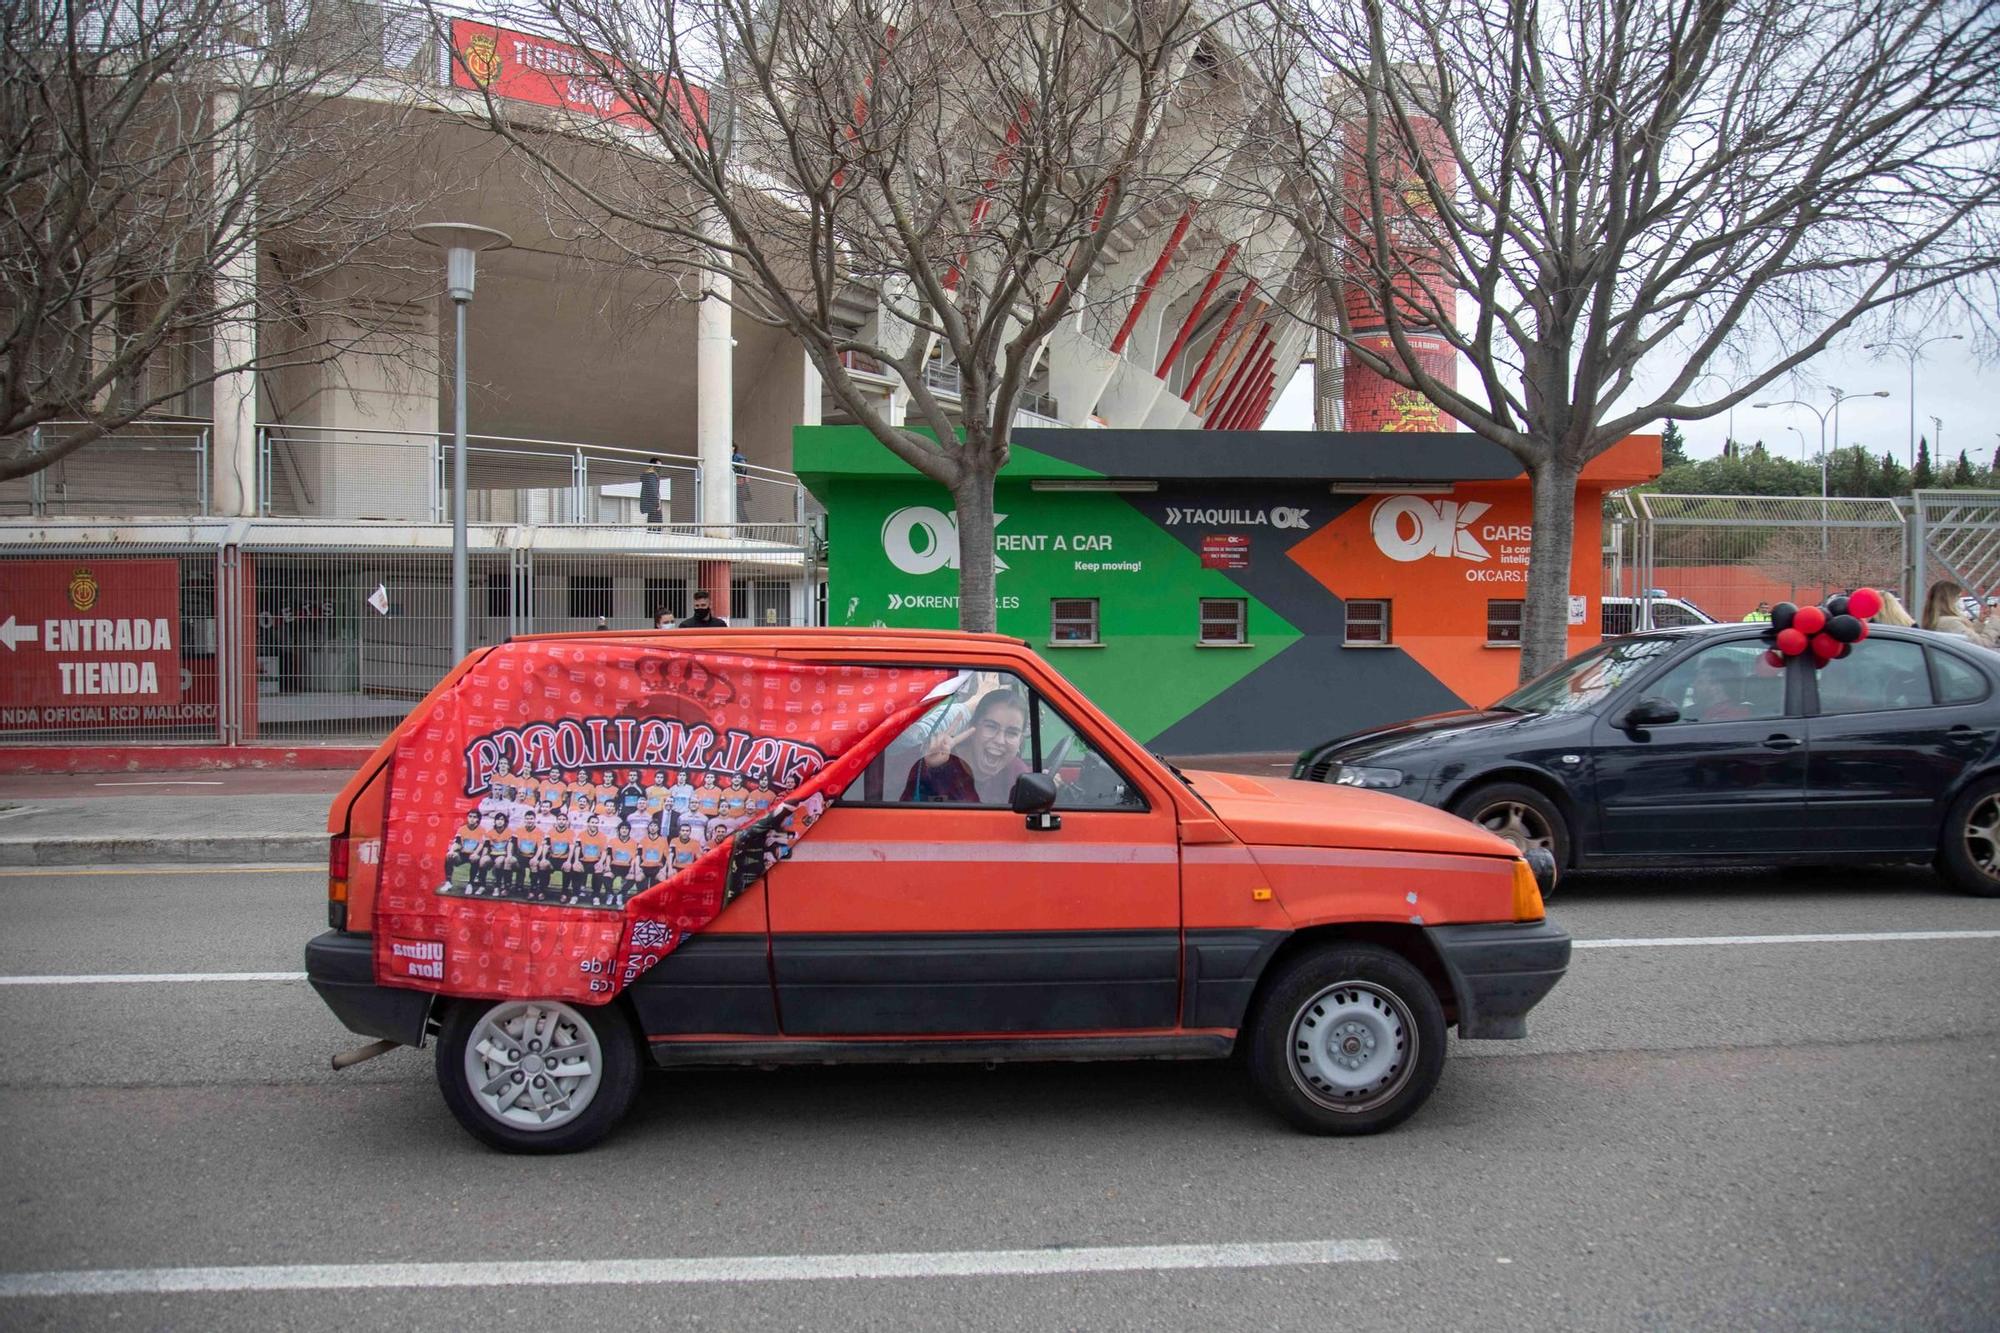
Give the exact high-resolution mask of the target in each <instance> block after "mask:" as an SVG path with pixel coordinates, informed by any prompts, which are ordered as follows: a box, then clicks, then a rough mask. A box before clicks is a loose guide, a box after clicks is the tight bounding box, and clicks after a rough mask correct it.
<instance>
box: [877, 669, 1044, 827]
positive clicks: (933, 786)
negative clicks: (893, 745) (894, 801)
mask: <svg viewBox="0 0 2000 1333" xmlns="http://www.w3.org/2000/svg"><path fill="white" fill-rule="evenodd" d="M1027 734H1028V705H1027V703H1026V702H1025V701H1024V700H1023V699H1022V698H1021V696H1020V695H1019V694H1017V693H1015V692H1014V691H1012V690H994V691H992V692H991V693H989V694H987V695H986V696H985V697H984V698H982V699H980V701H979V705H978V707H976V708H974V709H973V710H972V725H971V726H969V727H967V728H966V729H965V730H963V731H958V732H951V731H944V730H939V731H936V732H933V733H932V735H931V738H930V744H929V746H928V747H927V748H926V749H925V751H924V754H923V757H922V758H920V759H918V760H917V762H916V763H914V764H912V765H910V774H909V776H908V777H907V778H905V779H904V780H903V796H902V799H903V800H904V801H926V802H929V801H937V802H945V803H952V804H961V805H1005V804H1007V797H1008V795H1009V793H1011V792H1012V791H1013V789H1014V779H1015V778H1017V777H1019V776H1021V774H1023V773H1026V772H1027V771H1028V765H1027V764H1026V763H1025V762H1024V761H1023V760H1022V759H1021V742H1022V740H1023V739H1025V738H1026V736H1027Z"/></svg>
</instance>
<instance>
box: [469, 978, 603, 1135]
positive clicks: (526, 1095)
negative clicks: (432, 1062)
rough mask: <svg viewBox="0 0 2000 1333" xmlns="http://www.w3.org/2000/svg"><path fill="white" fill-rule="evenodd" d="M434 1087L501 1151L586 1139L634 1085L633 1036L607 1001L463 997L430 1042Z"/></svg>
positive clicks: (473, 1131)
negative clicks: (433, 1043) (434, 1050)
mask: <svg viewBox="0 0 2000 1333" xmlns="http://www.w3.org/2000/svg"><path fill="white" fill-rule="evenodd" d="M437 1075H438V1087H439V1088H440V1089H441V1090H442V1091H443V1093H444V1100H445V1104H446V1105H447V1106H449V1107H450V1108H451V1113H452V1114H453V1115H454V1116H456V1117H458V1123H459V1124H461V1125H463V1126H465V1128H466V1129H467V1130H469V1131H470V1132H471V1134H472V1136H473V1137H474V1138H476V1139H478V1140H480V1141H481V1142H482V1143H486V1144H488V1145H490V1146H492V1147H495V1148H500V1149H502V1150H504V1151H507V1152H519V1153H560V1152H575V1151H577V1150H578V1149H580V1148H587V1147H589V1146H590V1145H591V1144H593V1143H595V1142H597V1141H598V1140H599V1139H601V1138H603V1137H604V1136H605V1135H606V1134H607V1133H609V1132H610V1130H611V1127H612V1126H613V1125H615V1124H617V1123H618V1121H619V1119H620V1117H622V1116H623V1115H624V1114H625V1112H626V1110H627V1109H628V1108H629V1107H630V1106H631V1105H632V1098H633V1096H634V1095H635V1094H636V1093H637V1092H638V1089H639V1043H638V1040H637V1038H636V1037H635V1036H634V1035H633V1031H632V1023H631V1020H630V1019H629V1018H627V1017H626V1015H625V1011H624V1010H623V1009H622V1008H621V1007H619V1006H618V1005H615V1004H609V1005H603V1006H599V1007H592V1008H584V1007H581V1006H571V1005H567V1004H564V1003H562V1002H560V1001H558V1000H502V1001H500V1002H498V1003H493V1002H490V1001H485V1000H473V1001H466V1002H461V1003H459V1004H456V1005H454V1006H452V1009H451V1011H450V1013H448V1014H447V1015H446V1016H445V1021H444V1027H443V1030H442V1031H441V1032H440V1033H439V1035H438V1044H437Z"/></svg>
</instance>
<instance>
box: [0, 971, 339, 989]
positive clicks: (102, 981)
mask: <svg viewBox="0 0 2000 1333" xmlns="http://www.w3.org/2000/svg"><path fill="white" fill-rule="evenodd" d="M305 979H306V974H305V973H303V972H77V973H70V974H67V975H60V974H51V975H46V976H25V977H0V986H157V985H169V984H173V983H177V982H202V981H207V982H232V983H233V982H239V981H304V980H305Z"/></svg>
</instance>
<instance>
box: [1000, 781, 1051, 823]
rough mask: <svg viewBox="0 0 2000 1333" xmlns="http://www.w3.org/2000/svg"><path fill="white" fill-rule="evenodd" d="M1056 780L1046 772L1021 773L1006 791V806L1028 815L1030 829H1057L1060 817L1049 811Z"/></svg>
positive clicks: (1017, 812) (1019, 813)
mask: <svg viewBox="0 0 2000 1333" xmlns="http://www.w3.org/2000/svg"><path fill="white" fill-rule="evenodd" d="M1055 804H1056V780H1055V779H1054V778H1053V777H1051V776H1049V775H1048V774H1047V773H1023V774H1021V775H1020V776H1019V777H1017V778H1015V779H1014V788H1013V790H1012V791H1010V792H1008V793H1007V808H1008V809H1010V810H1012V811H1013V812H1014V813H1015V814H1017V815H1026V816H1027V817H1028V827H1029V828H1031V829H1057V828H1061V827H1062V819H1061V818H1060V817H1059V816H1056V815H1052V814H1050V813H1049V812H1050V811H1051V810H1053V809H1055Z"/></svg>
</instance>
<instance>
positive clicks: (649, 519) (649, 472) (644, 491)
mask: <svg viewBox="0 0 2000 1333" xmlns="http://www.w3.org/2000/svg"><path fill="white" fill-rule="evenodd" d="M639 512H640V513H642V514H644V515H645V516H646V525H647V526H648V527H650V528H654V529H656V530H657V529H658V528H659V526H660V521H661V518H662V515H661V513H660V460H659V459H657V458H649V459H647V460H646V470H645V472H643V473H642V474H640V477H639Z"/></svg>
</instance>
